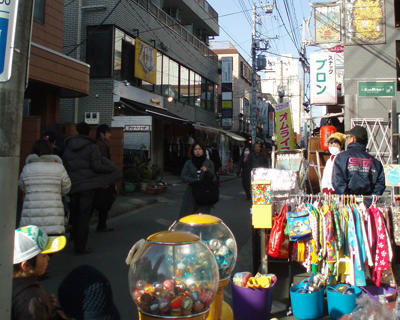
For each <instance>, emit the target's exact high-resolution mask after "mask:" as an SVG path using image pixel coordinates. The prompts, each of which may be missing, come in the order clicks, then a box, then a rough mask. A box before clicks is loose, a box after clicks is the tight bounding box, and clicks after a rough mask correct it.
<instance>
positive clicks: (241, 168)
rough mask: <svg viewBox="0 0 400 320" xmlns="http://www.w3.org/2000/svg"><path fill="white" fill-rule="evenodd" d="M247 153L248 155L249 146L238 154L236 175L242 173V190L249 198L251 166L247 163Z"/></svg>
mask: <svg viewBox="0 0 400 320" xmlns="http://www.w3.org/2000/svg"><path fill="white" fill-rule="evenodd" d="M249 155H250V148H248V147H246V148H244V150H243V153H242V155H241V156H240V160H239V164H238V171H237V176H240V174H241V175H242V187H243V189H244V192H246V198H247V200H250V199H251V181H250V178H251V167H250V164H249V161H248V159H249Z"/></svg>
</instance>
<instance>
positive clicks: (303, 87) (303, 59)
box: [300, 18, 311, 147]
mask: <svg viewBox="0 0 400 320" xmlns="http://www.w3.org/2000/svg"><path fill="white" fill-rule="evenodd" d="M301 65H302V70H303V74H302V84H301V104H300V105H301V106H304V103H305V96H306V71H307V65H306V20H305V19H304V18H303V39H302V41H301ZM310 110H311V108H310ZM302 114H303V116H304V124H303V130H304V132H303V137H304V147H307V143H308V134H307V121H306V119H305V118H306V114H305V112H304V110H302ZM310 116H311V111H310Z"/></svg>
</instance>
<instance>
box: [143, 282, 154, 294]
mask: <svg viewBox="0 0 400 320" xmlns="http://www.w3.org/2000/svg"><path fill="white" fill-rule="evenodd" d="M154 291H155V290H154V286H153V285H152V284H146V285H145V286H144V292H146V293H152V292H154Z"/></svg>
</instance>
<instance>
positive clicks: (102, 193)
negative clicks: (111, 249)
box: [93, 124, 117, 232]
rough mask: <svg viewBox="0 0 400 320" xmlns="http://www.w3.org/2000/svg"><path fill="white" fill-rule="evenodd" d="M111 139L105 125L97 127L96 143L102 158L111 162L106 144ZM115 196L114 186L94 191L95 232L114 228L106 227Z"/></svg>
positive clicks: (107, 127)
mask: <svg viewBox="0 0 400 320" xmlns="http://www.w3.org/2000/svg"><path fill="white" fill-rule="evenodd" d="M110 139H111V129H110V127H109V126H108V125H106V124H101V125H99V126H98V127H97V131H96V141H97V146H98V147H99V149H100V153H101V155H102V156H103V157H105V158H107V159H108V160H110V161H111V157H110V148H109V147H108V146H107V142H108V141H110ZM116 196H117V193H116V189H115V184H114V183H110V184H109V185H107V186H104V187H101V188H98V189H96V192H95V195H94V201H93V209H95V210H96V211H97V214H98V223H97V229H96V230H97V232H110V231H114V228H109V227H107V218H108V212H109V211H110V210H111V207H112V204H113V203H114V201H115V198H116Z"/></svg>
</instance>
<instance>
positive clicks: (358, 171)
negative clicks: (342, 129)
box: [332, 126, 386, 205]
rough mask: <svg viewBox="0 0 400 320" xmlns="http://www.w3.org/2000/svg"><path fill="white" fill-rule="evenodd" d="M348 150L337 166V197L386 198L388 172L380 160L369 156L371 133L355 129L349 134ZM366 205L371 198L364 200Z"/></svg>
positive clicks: (340, 156)
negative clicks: (351, 195) (368, 146)
mask: <svg viewBox="0 0 400 320" xmlns="http://www.w3.org/2000/svg"><path fill="white" fill-rule="evenodd" d="M346 142H347V150H346V151H345V152H341V153H339V154H338V155H337V157H336V159H335V163H334V165H333V173H332V185H333V188H334V190H335V194H354V195H372V194H373V195H378V196H380V195H382V193H383V192H384V191H385V188H386V186H385V173H384V170H383V166H382V164H381V162H380V161H378V160H377V159H375V158H374V157H373V156H371V155H370V154H369V153H367V152H366V151H365V150H366V146H367V144H368V133H367V130H366V129H365V128H363V127H360V126H355V127H354V128H353V129H351V130H350V131H348V132H346ZM364 202H365V204H366V205H370V204H371V200H370V199H365V200H364Z"/></svg>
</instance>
